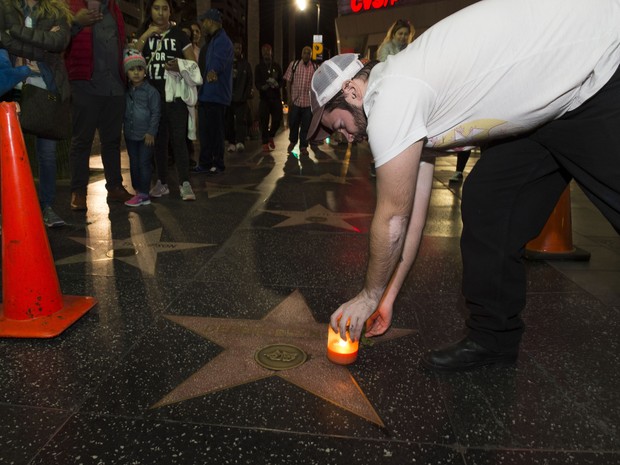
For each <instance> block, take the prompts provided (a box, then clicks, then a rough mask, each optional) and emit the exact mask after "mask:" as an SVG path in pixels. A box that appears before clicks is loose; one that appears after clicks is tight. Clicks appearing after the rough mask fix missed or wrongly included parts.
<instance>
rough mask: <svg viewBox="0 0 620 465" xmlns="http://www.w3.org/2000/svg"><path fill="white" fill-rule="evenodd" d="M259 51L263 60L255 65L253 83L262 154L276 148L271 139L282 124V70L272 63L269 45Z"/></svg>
mask: <svg viewBox="0 0 620 465" xmlns="http://www.w3.org/2000/svg"><path fill="white" fill-rule="evenodd" d="M260 51H261V56H262V57H263V59H262V60H261V62H260V63H259V64H257V65H256V70H255V73H254V75H255V77H254V83H255V85H256V88H257V89H258V92H259V94H260V102H259V104H258V117H259V122H260V132H261V138H262V142H263V152H271V151H272V150H275V148H276V144H275V143H274V141H273V138H274V136H275V135H276V133H277V132H278V129H279V128H280V124H281V123H282V82H283V81H282V68H281V67H280V65H279V64H277V63H274V61H273V50H272V48H271V45H269V44H265V45H263V46H262V47H261V49H260ZM270 117H271V124H269V118H270Z"/></svg>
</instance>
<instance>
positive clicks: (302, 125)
mask: <svg viewBox="0 0 620 465" xmlns="http://www.w3.org/2000/svg"><path fill="white" fill-rule="evenodd" d="M311 122H312V110H311V109H310V107H298V106H297V105H291V107H290V108H289V109H288V127H289V129H290V133H289V136H288V140H289V142H290V143H291V144H296V143H297V141H298V140H299V148H302V149H303V148H306V147H308V129H310V123H311Z"/></svg>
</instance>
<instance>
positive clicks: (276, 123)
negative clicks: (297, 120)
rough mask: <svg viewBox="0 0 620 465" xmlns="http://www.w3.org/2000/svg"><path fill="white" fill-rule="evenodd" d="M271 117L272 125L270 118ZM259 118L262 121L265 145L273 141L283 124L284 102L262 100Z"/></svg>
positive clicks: (261, 127) (261, 126) (262, 134)
mask: <svg viewBox="0 0 620 465" xmlns="http://www.w3.org/2000/svg"><path fill="white" fill-rule="evenodd" d="M270 116H271V125H269V117H270ZM258 118H259V120H260V134H261V139H262V141H263V144H266V143H267V142H269V139H273V138H274V137H275V135H276V133H277V132H278V129H280V124H282V102H281V101H279V100H265V99H261V101H260V102H259V104H258Z"/></svg>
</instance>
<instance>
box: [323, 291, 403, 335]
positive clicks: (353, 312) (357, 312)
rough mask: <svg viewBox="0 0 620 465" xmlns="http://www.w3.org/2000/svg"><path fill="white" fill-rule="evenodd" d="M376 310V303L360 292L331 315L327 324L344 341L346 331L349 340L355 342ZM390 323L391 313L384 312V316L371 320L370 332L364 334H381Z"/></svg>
mask: <svg viewBox="0 0 620 465" xmlns="http://www.w3.org/2000/svg"><path fill="white" fill-rule="evenodd" d="M376 308H377V302H376V301H375V300H374V299H371V298H370V297H368V295H367V294H366V293H364V292H361V293H359V294H358V295H357V296H355V297H354V298H353V299H351V300H349V301H348V302H347V303H345V304H342V305H341V306H340V307H339V308H338V310H336V311H335V312H334V313H333V314H332V316H331V319H330V322H329V324H330V325H331V327H332V328H333V329H334V331H338V332H339V333H340V337H341V338H343V339H346V337H347V329H348V331H349V337H350V338H351V340H352V341H357V340H359V338H360V336H361V334H362V330H363V329H364V324H365V323H366V320H368V319H369V318H370V317H371V316H374V315H373V313H374V312H375V309H376ZM391 321H392V312H391V311H390V312H386V314H384V315H379V314H378V315H377V316H376V317H374V319H372V320H371V323H370V330H371V331H372V332H371V333H370V334H369V333H368V332H367V333H366V334H367V335H372V336H376V335H379V334H383V333H384V332H385V331H386V330H387V329H388V327H389V326H390V322H391Z"/></svg>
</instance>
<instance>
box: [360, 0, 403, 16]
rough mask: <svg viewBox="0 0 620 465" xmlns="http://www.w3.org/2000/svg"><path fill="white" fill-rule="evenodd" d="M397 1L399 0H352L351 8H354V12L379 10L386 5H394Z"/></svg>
mask: <svg viewBox="0 0 620 465" xmlns="http://www.w3.org/2000/svg"><path fill="white" fill-rule="evenodd" d="M396 2H398V0H351V10H353V13H359V12H360V11H368V10H371V9H374V10H378V9H379V8H385V7H386V6H393V5H394V4H395V3H396Z"/></svg>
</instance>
